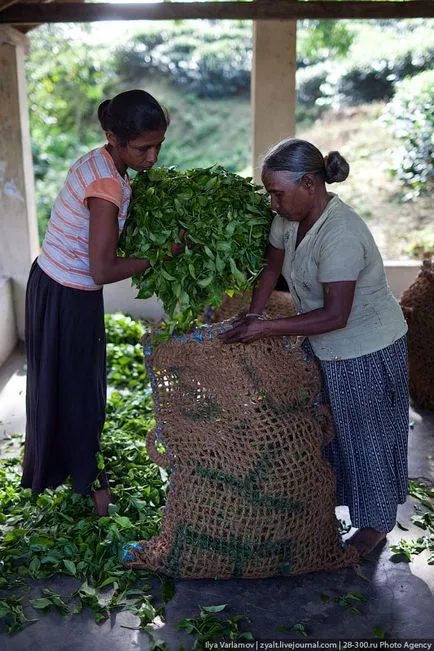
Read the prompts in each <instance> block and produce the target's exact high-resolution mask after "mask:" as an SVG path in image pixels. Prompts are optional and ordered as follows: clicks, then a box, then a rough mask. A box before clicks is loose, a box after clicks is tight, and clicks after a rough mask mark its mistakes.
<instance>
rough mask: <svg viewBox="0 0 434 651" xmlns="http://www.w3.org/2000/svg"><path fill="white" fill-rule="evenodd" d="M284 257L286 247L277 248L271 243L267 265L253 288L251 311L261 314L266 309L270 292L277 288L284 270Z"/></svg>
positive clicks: (266, 256)
mask: <svg viewBox="0 0 434 651" xmlns="http://www.w3.org/2000/svg"><path fill="white" fill-rule="evenodd" d="M284 258H285V250H284V249H276V247H274V246H272V245H271V244H269V245H268V248H267V251H266V254H265V260H266V263H265V267H264V269H263V271H262V272H261V275H260V276H259V280H258V283H257V285H256V287H255V289H254V290H253V294H252V300H251V303H250V309H249V312H251V313H255V314H260V313H262V312H263V310H264V309H265V306H266V304H267V301H268V299H269V298H270V294H271V292H272V291H273V289H274V288H275V286H276V283H277V281H278V279H279V276H280V273H281V271H282V266H283V260H284Z"/></svg>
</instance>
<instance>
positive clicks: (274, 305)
mask: <svg viewBox="0 0 434 651" xmlns="http://www.w3.org/2000/svg"><path fill="white" fill-rule="evenodd" d="M251 299H252V290H249V291H248V292H245V293H244V294H237V295H236V296H232V297H229V296H225V297H224V299H223V301H222V303H221V305H220V306H219V307H218V308H216V309H214V310H212V309H209V310H208V311H207V313H206V315H205V316H206V317H208V319H207V320H208V322H211V323H218V322H220V321H225V320H226V319H231V318H232V317H234V316H237V314H238V313H240V312H241V311H242V310H246V309H248V307H249V305H250V301H251ZM265 312H266V314H267V316H269V317H270V318H272V319H276V318H278V317H290V316H295V315H296V314H297V312H296V310H295V307H294V304H293V302H292V299H291V295H290V294H289V292H279V291H274V292H271V295H270V298H269V299H268V302H267V305H266V307H265Z"/></svg>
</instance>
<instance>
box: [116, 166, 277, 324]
mask: <svg viewBox="0 0 434 651" xmlns="http://www.w3.org/2000/svg"><path fill="white" fill-rule="evenodd" d="M272 218H273V214H272V211H271V209H270V205H269V201H268V199H267V197H266V196H265V195H264V193H263V192H260V191H259V186H255V185H254V184H253V183H252V182H251V179H246V178H243V177H240V176H238V175H236V174H232V173H230V172H228V171H226V170H225V169H224V168H222V167H219V166H214V167H211V168H207V169H192V170H188V171H186V172H182V171H179V170H176V169H174V168H163V167H161V168H153V169H152V170H150V171H149V172H146V173H143V174H138V175H137V176H136V178H135V180H134V181H133V184H132V199H131V203H130V208H129V214H128V218H127V221H126V224H125V228H124V231H123V233H122V236H121V238H120V241H119V251H120V253H121V255H125V256H131V257H135V258H145V259H147V260H149V262H150V266H149V267H148V269H146V270H145V271H144V272H143V273H142V274H139V275H137V276H134V278H133V284H134V285H135V286H136V287H137V288H138V298H150V297H151V296H153V295H154V294H155V295H156V296H158V297H159V298H160V299H161V301H162V302H163V305H164V309H165V312H166V314H167V316H168V318H169V319H175V320H177V321H178V325H179V326H180V328H179V329H180V330H183V331H185V330H186V329H187V328H188V327H189V325H191V323H192V322H193V321H194V320H195V319H197V318H198V317H199V316H200V315H201V314H202V312H203V310H204V308H205V307H207V306H214V307H216V306H217V305H219V304H220V303H221V300H222V296H223V295H224V293H227V294H229V295H234V294H237V293H242V292H244V291H246V290H247V289H249V287H251V285H252V283H253V282H254V280H255V279H256V277H257V276H258V274H259V273H260V272H261V270H262V268H263V265H264V253H265V248H266V244H267V240H268V232H269V229H270V226H271V221H272ZM180 229H185V235H184V236H183V238H184V242H185V250H184V252H183V253H181V254H179V255H177V256H175V257H171V247H172V245H173V243H175V242H179V241H180V238H179V236H180Z"/></svg>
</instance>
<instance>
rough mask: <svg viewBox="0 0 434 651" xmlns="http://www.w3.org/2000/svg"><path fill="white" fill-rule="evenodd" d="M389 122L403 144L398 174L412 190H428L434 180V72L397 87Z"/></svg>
mask: <svg viewBox="0 0 434 651" xmlns="http://www.w3.org/2000/svg"><path fill="white" fill-rule="evenodd" d="M385 121H386V123H387V124H388V125H389V126H390V127H391V128H392V130H393V132H394V134H395V136H396V138H397V139H398V140H399V141H401V142H402V147H401V148H400V150H399V151H398V152H397V153H398V156H397V162H396V166H395V169H394V171H395V173H396V175H397V176H398V178H399V179H401V180H402V181H403V182H404V183H405V185H407V186H409V187H410V188H411V190H412V192H411V196H416V195H418V194H419V193H420V192H422V191H427V190H428V189H429V188H430V187H431V185H432V183H433V181H434V139H433V133H434V70H427V71H426V72H422V73H421V74H420V75H416V76H415V77H412V78H408V79H405V80H404V81H402V82H400V83H399V84H398V85H397V88H396V93H395V96H394V98H393V100H392V101H391V102H390V103H389V104H388V105H387V107H386V110H385Z"/></svg>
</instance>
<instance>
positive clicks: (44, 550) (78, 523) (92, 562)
mask: <svg viewBox="0 0 434 651" xmlns="http://www.w3.org/2000/svg"><path fill="white" fill-rule="evenodd" d="M112 322H113V320H112V319H111V318H110V317H109V318H108V319H107V320H106V323H108V324H109V327H110V325H111V323H112ZM115 322H116V327H117V331H116V336H117V337H120V338H122V328H124V329H125V330H126V331H127V336H128V333H131V332H132V333H134V334H133V336H134V337H135V336H136V335H135V333H136V332H137V333H138V332H139V330H140V331H141V329H142V326H141V324H140V323H139V322H131V321H129V320H128V318H125V319H124V320H123V324H122V327H121V326H120V325H119V323H120V320H119V319H117V320H115ZM126 338H127V337H126ZM112 345H115V344H112ZM123 345H126V346H131V347H134V345H133V344H131V343H129V344H122V343H120V344H119V346H123ZM114 359H116V357H115V358H114ZM129 359H130V361H131V359H134V358H132V357H131V356H130V358H129ZM133 386H134V389H135V390H134V391H128V390H125V389H124V390H123V391H114V392H113V393H112V394H111V396H110V398H109V400H108V402H107V415H106V416H107V417H106V423H105V426H104V432H103V435H102V440H101V446H102V451H101V454H100V455H98V463H99V465H101V467H102V466H107V468H108V471H109V477H110V483H111V487H112V491H113V493H114V495H115V498H116V504H115V505H111V507H110V514H109V515H108V516H106V517H101V518H97V517H95V515H93V511H92V501H91V499H90V498H89V497H86V496H80V495H77V494H76V493H73V492H72V490H71V488H70V486H69V485H68V484H65V485H63V486H60V487H59V488H57V489H56V490H46V491H44V492H43V493H41V494H40V495H36V496H33V495H32V494H31V492H30V491H29V490H25V489H22V488H20V487H19V483H20V474H21V458H20V456H19V450H16V447H17V446H16V445H14V446H12V445H11V446H10V447H11V448H12V452H11V453H10V456H9V454H8V456H7V457H6V456H5V457H4V458H2V459H1V460H0V504H1V507H0V536H1V537H0V558H1V561H0V589H1V590H2V591H5V592H6V593H8V592H10V591H11V590H21V589H23V588H25V586H26V584H27V581H28V580H34V579H36V580H43V581H48V580H49V579H50V578H51V577H54V576H59V575H66V576H70V577H72V580H76V581H77V582H78V584H76V588H75V590H74V593H73V594H71V595H69V596H70V597H71V598H72V597H73V596H74V598H75V599H76V600H77V601H78V604H77V605H74V606H72V613H73V614H76V613H78V612H80V611H81V610H82V608H83V607H85V606H87V607H89V608H90V609H91V610H92V611H93V613H94V616H95V619H96V621H103V620H104V619H106V618H107V617H108V616H109V614H110V612H111V611H113V610H115V609H129V608H130V609H132V612H133V614H135V615H136V616H137V617H138V618H139V623H140V626H142V625H143V622H144V620H145V610H146V608H149V611H151V610H152V609H153V608H154V606H153V605H152V603H151V596H150V595H147V596H145V595H146V593H145V591H146V590H149V589H150V588H151V586H150V585H148V586H146V585H143V579H144V577H146V573H144V572H134V571H132V570H125V568H123V566H122V564H121V562H120V551H121V549H122V547H123V545H124V544H125V543H127V542H129V541H131V540H138V539H143V538H150V537H152V536H153V535H156V534H157V533H158V531H159V527H160V521H161V508H162V506H163V505H164V503H165V496H166V487H167V475H166V476H164V477H163V476H162V474H161V473H160V469H159V468H158V467H157V466H156V465H155V464H154V463H152V462H151V461H150V460H149V459H148V457H147V454H146V448H145V436H146V434H147V432H148V431H149V430H150V429H151V428H152V427H153V426H154V424H155V422H154V417H153V405H152V400H151V394H150V389H149V387H148V386H147V385H146V384H145V381H144V380H143V381H142V380H137V381H136V382H135V383H133ZM162 581H163V583H162V587H163V588H164V590H163V601H164V602H167V601H169V599H170V598H171V597H172V596H173V594H174V586H173V584H170V582H167V583H166V580H165V579H162ZM157 584H158V582H157ZM144 593H145V594H144ZM65 601H66V603H65ZM145 601H146V605H145ZM26 604H28V605H29V606H33V608H35V609H36V611H39V612H44V611H46V610H49V609H53V608H54V609H56V610H58V611H59V612H61V614H63V615H65V614H67V612H68V610H69V598H65V597H62V596H60V595H58V594H57V593H55V592H53V591H52V590H50V589H49V588H48V587H45V588H43V589H42V591H41V596H40V597H38V598H36V599H33V600H30V601H29V600H27V601H26V600H25V597H24V596H23V597H21V598H17V597H16V596H15V595H12V596H9V594H7V595H6V597H3V599H2V600H1V601H0V618H2V619H4V621H5V624H6V626H7V627H8V630H10V631H11V632H15V631H17V630H19V629H20V628H22V627H23V626H25V625H26V624H27V623H28V622H30V621H34V620H31V619H29V618H28V617H27V615H26V614H25V612H24V610H23V606H24V607H26ZM155 612H156V613H157V610H156V609H155ZM157 614H158V613H157Z"/></svg>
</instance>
